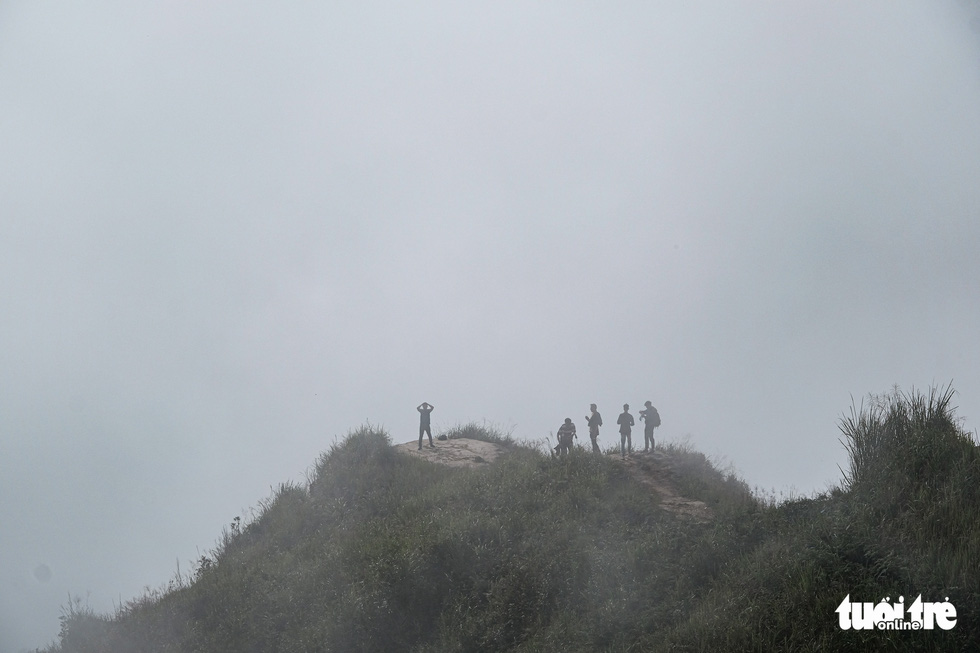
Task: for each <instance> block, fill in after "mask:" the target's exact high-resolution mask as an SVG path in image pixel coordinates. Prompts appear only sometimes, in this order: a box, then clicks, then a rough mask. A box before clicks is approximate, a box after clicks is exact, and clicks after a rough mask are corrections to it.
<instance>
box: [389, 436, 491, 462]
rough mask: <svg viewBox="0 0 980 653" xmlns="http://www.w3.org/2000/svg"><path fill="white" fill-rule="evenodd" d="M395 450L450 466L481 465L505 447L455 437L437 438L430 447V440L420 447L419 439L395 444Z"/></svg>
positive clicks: (489, 460)
mask: <svg viewBox="0 0 980 653" xmlns="http://www.w3.org/2000/svg"><path fill="white" fill-rule="evenodd" d="M395 450H397V451H399V452H401V453H403V454H406V455H409V456H416V457H418V458H423V459H425V460H428V461H430V462H433V463H440V464H442V465H449V466H450V467H480V466H483V465H487V464H489V463H492V462H493V461H494V460H496V459H497V457H498V456H499V455H500V454H502V453H503V452H504V451H505V449H504V447H502V446H500V445H499V444H494V443H493V442H484V441H483V440H471V439H470V438H453V439H451V440H436V441H435V447H432V448H430V447H429V443H428V441H426V443H425V444H424V445H422V448H421V449H419V442H418V440H413V441H412V442H406V443H405V444H398V445H395Z"/></svg>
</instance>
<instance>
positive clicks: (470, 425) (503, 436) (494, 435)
mask: <svg viewBox="0 0 980 653" xmlns="http://www.w3.org/2000/svg"><path fill="white" fill-rule="evenodd" d="M439 436H440V438H441V437H442V436H445V437H446V439H448V440H455V439H458V438H468V439H470V440H482V441H483V442H492V443H494V444H500V445H503V446H507V447H509V446H513V445H514V444H516V443H515V442H514V439H513V438H512V437H511V434H510V433H504V432H503V431H501V430H500V429H499V428H497V427H496V426H492V425H490V426H488V425H487V423H486V422H484V423H482V424H478V423H476V422H467V423H466V424H457V425H456V426H454V427H452V428H450V429H448V430H446V431H443V432H442V433H440V434H439Z"/></svg>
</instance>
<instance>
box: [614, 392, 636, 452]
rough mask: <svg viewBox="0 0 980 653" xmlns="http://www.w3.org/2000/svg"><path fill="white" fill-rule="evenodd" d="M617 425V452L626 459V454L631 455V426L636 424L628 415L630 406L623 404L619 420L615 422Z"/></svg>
mask: <svg viewBox="0 0 980 653" xmlns="http://www.w3.org/2000/svg"><path fill="white" fill-rule="evenodd" d="M616 423H617V424H619V450H620V452H621V453H622V454H623V458H626V452H627V451H628V452H629V453H633V435H632V434H633V425H634V424H635V423H636V422H634V421H633V416H632V415H630V405H629V404H623V412H622V413H621V414H620V416H619V419H617V420H616Z"/></svg>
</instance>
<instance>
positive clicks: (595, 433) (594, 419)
mask: <svg viewBox="0 0 980 653" xmlns="http://www.w3.org/2000/svg"><path fill="white" fill-rule="evenodd" d="M589 410H591V411H592V414H591V415H586V416H585V419H586V420H587V421H588V423H589V437H590V438H592V453H601V452H600V451H599V443H598V442H596V440H598V438H599V427H600V426H602V415H600V414H599V411H598V410H597V409H596V405H595V404H589Z"/></svg>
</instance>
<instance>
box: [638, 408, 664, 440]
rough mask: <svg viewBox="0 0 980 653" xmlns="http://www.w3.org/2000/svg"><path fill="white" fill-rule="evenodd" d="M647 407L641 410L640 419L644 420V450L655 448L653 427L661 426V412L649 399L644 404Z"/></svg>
mask: <svg viewBox="0 0 980 653" xmlns="http://www.w3.org/2000/svg"><path fill="white" fill-rule="evenodd" d="M644 405H645V406H646V408H645V409H644V410H641V411H640V419H642V420H643V450H644V451H652V450H653V429H655V428H657V427H658V426H660V413H658V412H657V409H656V408H654V407H653V404H651V403H650V402H649V401H648V402H646V403H645V404H644Z"/></svg>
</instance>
